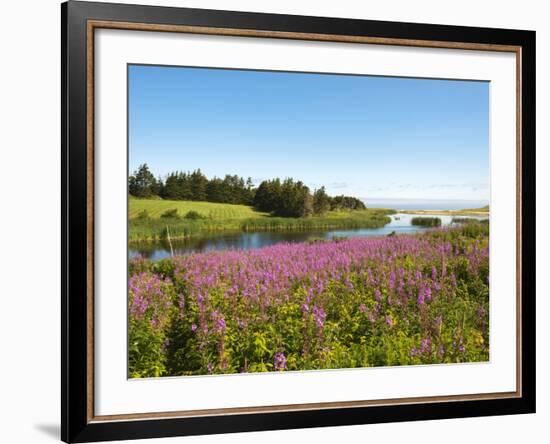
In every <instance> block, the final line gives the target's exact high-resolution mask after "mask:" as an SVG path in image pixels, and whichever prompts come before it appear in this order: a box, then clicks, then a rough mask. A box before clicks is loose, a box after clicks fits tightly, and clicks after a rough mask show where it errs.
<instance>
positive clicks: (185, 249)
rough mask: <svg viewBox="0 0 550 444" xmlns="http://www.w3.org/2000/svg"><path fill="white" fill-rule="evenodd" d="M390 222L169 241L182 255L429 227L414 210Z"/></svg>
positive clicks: (149, 252) (155, 254)
mask: <svg viewBox="0 0 550 444" xmlns="http://www.w3.org/2000/svg"><path fill="white" fill-rule="evenodd" d="M390 217H391V222H390V223H389V224H387V225H386V226H384V227H382V228H355V229H340V230H338V229H336V230H326V231H284V232H279V231H275V232H272V231H261V232H255V233H250V232H242V231H236V232H230V233H213V234H209V235H206V236H204V237H200V238H193V239H186V240H183V241H181V240H180V241H172V248H173V250H174V255H183V254H190V253H198V252H205V251H216V250H228V249H239V250H249V249H252V248H261V247H266V246H269V245H274V244H278V243H281V242H306V241H309V240H312V239H332V238H333V237H365V236H387V235H388V234H390V233H392V232H395V234H407V233H409V234H410V233H416V232H419V231H425V230H427V229H428V228H424V227H419V226H415V225H411V219H412V218H413V217H415V215H413V214H401V213H398V214H393V215H391V216H390ZM436 217H439V218H440V219H441V224H442V225H443V226H447V225H451V224H452V219H453V217H456V216H436ZM468 217H469V218H471V217H473V218H475V219H480V220H482V219H487V217H482V216H468ZM128 253H129V256H130V258H133V257H136V256H142V257H145V258H148V259H151V260H159V259H164V258H166V257H170V255H171V252H170V245H169V243H168V242H166V241H160V242H147V243H142V244H137V245H131V246H130V247H129V249H128Z"/></svg>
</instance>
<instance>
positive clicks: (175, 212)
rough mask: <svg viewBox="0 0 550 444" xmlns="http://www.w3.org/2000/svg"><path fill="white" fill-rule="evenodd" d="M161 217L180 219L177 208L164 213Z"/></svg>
mask: <svg viewBox="0 0 550 444" xmlns="http://www.w3.org/2000/svg"><path fill="white" fill-rule="evenodd" d="M160 217H162V218H174V219H176V218H177V217H178V210H177V208H173V209H171V210H166V211H165V212H164V213H162V214H161V215H160Z"/></svg>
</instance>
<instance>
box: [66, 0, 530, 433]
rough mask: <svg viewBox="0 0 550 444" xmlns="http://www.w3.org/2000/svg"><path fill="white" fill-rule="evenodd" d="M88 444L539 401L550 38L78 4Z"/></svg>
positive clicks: (80, 418) (75, 379)
mask: <svg viewBox="0 0 550 444" xmlns="http://www.w3.org/2000/svg"><path fill="white" fill-rule="evenodd" d="M61 13H62V85H63V88H62V200H63V207H62V216H63V217H62V221H63V226H62V234H63V235H62V252H63V255H62V256H63V259H62V260H63V263H62V401H63V402H62V404H63V406H62V427H61V430H62V439H63V440H64V441H65V442H88V441H101V440H120V439H137V438H153V437H163V436H178V435H194V434H211V433H228V432H242V431H258V430H272V429H284V428H301V427H321V426H335V425H351V424H368V423H377V422H391V421H413V420H428V419H439V418H457V417H466V416H484V415H502V414H519V413H532V412H534V411H535V267H534V265H535V33H534V32H533V31H517V30H504V29H486V28H468V27H460V26H442V25H434V24H411V23H394V22H380V21H368V20H355V19H340V18H338V19H337V18H321V17H304V16H288V15H277V14H258V13H245V12H229V11H213V10H200V9H184V8H168V7H152V6H134V5H121V4H108V3H88V2H77V1H69V2H67V3H64V4H63V5H62V7H61Z"/></svg>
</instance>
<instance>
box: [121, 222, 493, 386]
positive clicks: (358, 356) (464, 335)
mask: <svg viewBox="0 0 550 444" xmlns="http://www.w3.org/2000/svg"><path fill="white" fill-rule="evenodd" d="M488 240H489V233H488V225H487V224H467V225H464V226H461V227H456V228H449V229H435V230H432V231H429V232H425V233H423V234H419V235H410V236H405V235H403V236H393V237H387V238H351V239H344V240H334V241H327V242H313V243H299V244H278V245H275V246H271V247H266V248H261V249H257V250H248V251H233V250H229V251H224V252H212V253H200V254H191V255H188V256H179V257H174V258H171V259H164V260H162V261H158V262H151V261H148V260H145V259H141V258H138V259H134V260H132V261H131V262H130V267H129V283H128V285H129V292H128V294H129V299H128V304H129V375H130V377H134V378H135V377H158V376H175V375H204V374H213V373H240V372H266V371H290V370H310V369H329V368H353V367H369V366H390V365H414V364H438V363H457V362H474V361H487V360H488V359H489V242H488Z"/></svg>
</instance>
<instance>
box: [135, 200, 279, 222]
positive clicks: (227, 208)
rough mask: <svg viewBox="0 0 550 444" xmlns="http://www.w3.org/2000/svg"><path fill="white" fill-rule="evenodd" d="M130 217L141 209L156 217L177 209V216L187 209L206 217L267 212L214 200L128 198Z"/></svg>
mask: <svg viewBox="0 0 550 444" xmlns="http://www.w3.org/2000/svg"><path fill="white" fill-rule="evenodd" d="M128 207H129V208H128V213H129V217H130V219H134V218H136V217H138V215H139V213H141V212H142V211H144V210H145V211H147V213H148V214H149V217H151V218H152V219H158V218H160V216H161V215H162V213H164V212H165V211H168V210H173V209H176V210H178V215H179V216H182V217H183V216H185V214H186V213H187V212H188V211H196V212H197V213H199V214H200V215H202V216H204V217H205V218H208V219H249V218H255V217H266V216H268V214H266V213H261V212H259V211H256V210H254V208H252V207H249V206H248V205H231V204H222V203H214V202H191V201H185V200H163V199H134V198H130V201H129V205H128Z"/></svg>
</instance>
